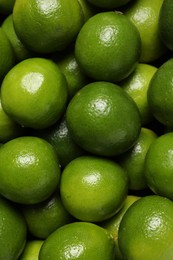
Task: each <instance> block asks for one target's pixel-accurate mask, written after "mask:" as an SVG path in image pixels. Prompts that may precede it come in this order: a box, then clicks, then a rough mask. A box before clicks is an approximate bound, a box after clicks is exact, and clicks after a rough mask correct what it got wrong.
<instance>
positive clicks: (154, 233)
mask: <svg viewBox="0 0 173 260" xmlns="http://www.w3.org/2000/svg"><path fill="white" fill-rule="evenodd" d="M172 214H173V202H172V201H171V200H169V199H167V198H165V197H161V196H157V195H150V196H145V197H143V198H141V199H139V200H137V201H135V202H134V203H133V204H132V205H131V206H130V207H129V208H128V209H127V211H126V212H125V214H124V216H123V218H122V220H121V223H120V227H119V232H118V242H119V247H120V250H121V253H122V256H123V259H133V260H146V259H147V260H153V259H157V260H171V259H172V255H173V234H172V228H173V218H172Z"/></svg>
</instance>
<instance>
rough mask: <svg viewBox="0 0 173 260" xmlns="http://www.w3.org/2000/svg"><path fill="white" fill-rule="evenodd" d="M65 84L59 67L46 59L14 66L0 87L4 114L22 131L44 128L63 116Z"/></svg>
mask: <svg viewBox="0 0 173 260" xmlns="http://www.w3.org/2000/svg"><path fill="white" fill-rule="evenodd" d="M67 95H68V94H67V82H66V79H65V76H64V75H63V74H62V73H61V71H60V70H59V68H58V66H57V65H56V64H55V63H54V62H53V61H51V60H49V59H46V58H29V59H26V60H23V61H21V62H19V63H18V64H16V65H15V66H14V67H13V68H12V69H11V70H10V71H9V72H8V74H7V75H6V76H5V78H4V80H3V83H2V86H1V101H2V107H3V109H4V111H5V112H6V113H7V114H8V115H9V116H10V117H11V118H12V119H14V121H16V122H17V123H19V124H21V125H22V126H25V127H31V128H46V127H48V126H50V125H53V124H54V123H55V122H56V121H57V120H58V119H59V118H60V117H61V115H62V114H63V113H64V110H65V108H66V102H67Z"/></svg>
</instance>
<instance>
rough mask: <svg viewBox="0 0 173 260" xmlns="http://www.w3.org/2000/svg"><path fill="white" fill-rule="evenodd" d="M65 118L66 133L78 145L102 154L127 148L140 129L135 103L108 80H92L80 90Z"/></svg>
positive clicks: (110, 154) (118, 151)
mask: <svg viewBox="0 0 173 260" xmlns="http://www.w3.org/2000/svg"><path fill="white" fill-rule="evenodd" d="M66 120H67V127H68V129H69V133H70V134H71V137H72V138H73V139H74V140H75V142H76V143H77V144H78V145H79V146H81V147H82V148H83V149H84V150H86V151H88V152H91V153H93V154H97V155H103V156H115V155H118V154H121V153H123V152H125V151H127V150H128V149H130V148H131V147H132V146H133V145H134V143H135V141H136V140H137V138H138V135H139V133H140V128H141V118H140V114H139V110H138V108H137V106H136V104H135V102H134V101H133V100H132V98H131V97H130V96H129V95H128V94H127V93H125V91H124V90H123V89H122V88H121V87H119V86H118V85H115V84H113V83H110V82H93V83H90V84H88V85H86V86H85V87H83V88H82V89H81V90H79V91H78V93H77V94H76V95H75V96H74V97H73V99H72V100H71V101H70V103H69V104H68V107H67V111H66Z"/></svg>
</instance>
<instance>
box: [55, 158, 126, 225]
mask: <svg viewBox="0 0 173 260" xmlns="http://www.w3.org/2000/svg"><path fill="white" fill-rule="evenodd" d="M127 190H128V182H127V176H126V174H125V172H124V171H123V169H122V168H121V167H120V166H119V165H118V164H116V163H115V162H113V161H111V160H109V159H104V158H100V157H95V156H81V157H78V158H76V159H74V160H73V161H71V162H70V163H69V164H68V165H67V166H66V167H65V169H64V170H63V171H62V176H61V181H60V194H61V198H62V202H63V204H64V206H65V208H66V209H67V211H69V213H70V214H71V215H72V216H74V217H75V218H77V219H79V220H82V221H89V222H98V221H103V220H105V219H108V218H110V217H112V216H113V215H114V214H115V213H116V212H118V211H119V210H120V208H121V207H122V205H123V203H124V200H125V198H126V196H127Z"/></svg>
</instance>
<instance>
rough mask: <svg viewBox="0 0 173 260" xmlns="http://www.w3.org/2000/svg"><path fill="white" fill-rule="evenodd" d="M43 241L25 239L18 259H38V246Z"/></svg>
mask: <svg viewBox="0 0 173 260" xmlns="http://www.w3.org/2000/svg"><path fill="white" fill-rule="evenodd" d="M43 242H44V241H43V240H29V241H27V242H26V245H25V248H24V250H23V252H22V255H21V256H20V258H19V260H38V256H39V252H40V248H41V246H42V244H43Z"/></svg>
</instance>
